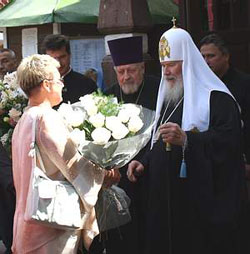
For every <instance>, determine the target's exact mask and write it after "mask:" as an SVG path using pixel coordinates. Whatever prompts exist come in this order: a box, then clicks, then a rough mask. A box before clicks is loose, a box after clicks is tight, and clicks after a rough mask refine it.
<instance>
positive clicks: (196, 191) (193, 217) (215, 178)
mask: <svg viewBox="0 0 250 254" xmlns="http://www.w3.org/2000/svg"><path fill="white" fill-rule="evenodd" d="M182 106H183V105H180V106H179V107H178V109H177V110H176V111H175V113H174V114H173V115H172V117H171V118H170V119H169V121H170V122H176V123H178V124H179V125H181V119H182ZM239 119H240V117H239V112H238V108H237V106H236V103H235V102H234V101H233V99H232V98H231V97H230V96H229V95H227V94H225V93H222V92H212V94H211V98H210V123H209V129H208V130H207V131H205V132H194V131H188V132H186V133H187V136H188V147H187V149H186V151H185V160H186V165H187V178H180V177H179V173H180V166H181V161H182V149H181V147H179V146H174V145H172V151H171V152H169V153H167V152H166V150H165V144H164V143H163V141H162V139H161V138H160V139H159V140H158V141H157V142H156V143H155V145H154V147H153V149H152V150H151V151H150V152H148V154H147V155H146V156H145V157H144V160H143V161H142V162H143V164H144V165H145V177H147V178H148V184H149V185H148V188H149V200H148V206H147V208H146V209H147V225H146V235H147V237H146V239H147V240H146V245H145V249H144V250H142V251H141V253H142V254H144V253H146V254H156V253H164V254H168V253H169V244H170V243H169V239H171V247H172V253H171V254H183V253H188V254H198V253H199V254H201V253H202V254H215V253H220V254H222V253H227V254H228V253H235V254H236V253H238V252H237V248H238V247H237V226H238V215H239V209H240V199H241V191H242V188H243V185H244V169H243V158H242V140H241V135H242V134H241V126H240V120H239ZM168 204H169V205H168ZM168 206H170V208H169V207H168ZM169 211H171V212H170V214H169ZM169 215H170V216H169ZM169 221H170V223H169ZM169 226H171V231H169V228H170V227H169ZM169 232H171V234H169ZM169 235H170V236H169Z"/></svg>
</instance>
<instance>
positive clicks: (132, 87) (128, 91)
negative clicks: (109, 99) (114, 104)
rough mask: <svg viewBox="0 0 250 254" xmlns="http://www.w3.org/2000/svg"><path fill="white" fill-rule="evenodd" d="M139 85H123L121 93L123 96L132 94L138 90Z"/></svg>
mask: <svg viewBox="0 0 250 254" xmlns="http://www.w3.org/2000/svg"><path fill="white" fill-rule="evenodd" d="M139 87H140V85H137V84H124V85H123V86H121V89H122V92H123V93H125V94H133V93H136V92H137V91H138V90H139Z"/></svg>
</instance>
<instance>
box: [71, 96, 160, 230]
mask: <svg viewBox="0 0 250 254" xmlns="http://www.w3.org/2000/svg"><path fill="white" fill-rule="evenodd" d="M95 96H97V97H98V98H99V99H100V98H101V100H102V97H103V98H106V97H105V96H104V95H102V94H101V93H100V92H99V93H93V98H95ZM86 97H90V98H91V100H90V102H92V101H93V100H92V99H93V98H92V95H90V96H89V95H87V96H86ZM86 97H85V98H86ZM98 98H97V101H98ZM110 101H111V102H110ZM112 101H113V99H112V98H111V100H109V103H111V104H112V103H113V102H112ZM116 101H117V100H116ZM115 103H117V102H115ZM90 104H91V103H90ZM124 105H125V104H124ZM125 106H126V105H125ZM128 106H129V105H128ZM132 106H133V107H136V108H135V109H137V110H138V109H139V110H140V111H138V112H140V113H139V118H140V119H141V121H142V123H143V125H142V127H140V129H139V131H137V132H136V133H134V134H132V135H131V133H128V134H127V135H126V137H124V138H121V139H116V140H115V139H114V138H112V136H111V137H110V141H108V142H105V144H101V145H100V144H96V143H95V142H94V141H90V140H86V139H83V140H81V142H79V151H80V153H81V154H82V155H83V156H84V157H85V158H87V159H89V160H91V161H93V162H94V163H96V164H98V165H99V166H101V167H102V168H105V169H107V170H109V169H111V168H114V167H118V168H121V167H123V166H124V165H126V164H127V163H128V162H129V161H131V160H132V159H133V158H134V157H135V156H136V155H137V154H138V153H139V151H140V150H141V149H142V148H144V147H145V146H146V144H147V143H148V141H149V140H150V137H151V130H152V126H153V122H154V117H155V111H152V110H149V109H147V108H144V107H142V106H139V105H135V104H132ZM71 107H72V109H73V110H74V111H76V112H78V113H79V112H80V115H85V117H84V119H85V120H86V119H87V121H88V123H89V120H90V117H89V116H88V114H87V111H86V107H84V106H83V105H82V103H81V102H80V101H79V102H76V103H74V104H72V105H71ZM94 107H95V105H94ZM118 107H120V105H119V106H118ZM90 110H92V109H91V108H90ZM99 111H101V110H100V108H99V110H98V112H99ZM98 112H96V114H97V113H98ZM72 113H74V112H72ZM69 115H70V114H69ZM86 115H87V118H86ZM85 120H84V121H85ZM105 127H106V126H105ZM79 129H81V128H79ZM87 131H88V130H87ZM91 131H93V129H91ZM112 131H113V132H115V130H112ZM85 133H86V129H85ZM89 136H90V135H89ZM111 139H112V140H111ZM77 140H78V141H79V138H78V136H77ZM129 205H130V198H129V197H128V196H127V194H126V193H125V191H124V190H122V189H121V188H119V187H118V186H116V185H113V186H111V187H110V188H107V189H105V188H102V189H101V191H100V192H99V195H98V200H97V203H96V205H95V210H96V217H97V222H98V227H99V231H100V232H104V231H107V230H109V229H112V228H117V227H119V226H121V225H124V224H126V223H128V222H129V221H130V220H131V216H130V212H129Z"/></svg>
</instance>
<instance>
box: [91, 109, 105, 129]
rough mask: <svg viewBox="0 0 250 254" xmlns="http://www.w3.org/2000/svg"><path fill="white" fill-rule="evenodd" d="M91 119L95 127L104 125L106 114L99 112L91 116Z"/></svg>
mask: <svg viewBox="0 0 250 254" xmlns="http://www.w3.org/2000/svg"><path fill="white" fill-rule="evenodd" d="M89 121H90V123H92V124H93V125H94V126H95V128H98V127H102V126H103V125H104V121H105V116H104V115H103V114H102V113H98V114H96V115H93V116H90V118H89Z"/></svg>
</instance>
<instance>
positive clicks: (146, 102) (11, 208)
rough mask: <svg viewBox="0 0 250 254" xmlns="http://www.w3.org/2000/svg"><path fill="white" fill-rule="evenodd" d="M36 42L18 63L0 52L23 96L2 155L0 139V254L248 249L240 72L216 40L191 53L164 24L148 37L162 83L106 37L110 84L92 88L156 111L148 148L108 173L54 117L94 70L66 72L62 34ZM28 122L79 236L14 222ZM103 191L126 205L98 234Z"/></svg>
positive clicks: (128, 49) (135, 54)
mask: <svg viewBox="0 0 250 254" xmlns="http://www.w3.org/2000/svg"><path fill="white" fill-rule="evenodd" d="M42 45H43V46H42V48H43V53H44V54H35V55H32V56H29V57H26V58H24V59H23V60H22V61H21V63H20V64H19V65H18V64H17V61H16V57H15V53H14V52H13V51H12V50H9V49H4V50H2V51H0V76H1V77H3V76H4V75H5V74H6V73H7V72H13V71H15V70H17V80H18V84H19V86H20V87H21V89H22V90H23V91H24V93H25V94H26V95H27V97H28V99H29V103H28V107H27V109H26V110H25V112H24V114H23V115H22V117H21V119H20V120H19V121H18V123H17V125H16V127H15V130H14V134H13V138H12V157H11V159H10V158H9V157H8V155H7V153H6V151H5V150H4V148H3V147H2V145H1V143H0V190H1V193H3V194H2V197H1V199H0V225H1V227H0V237H1V239H2V240H3V242H4V244H5V246H6V253H17V254H19V253H20V254H22V253H23V254H25V253H36V254H39V253H41V254H43V253H55V254H56V253H58V254H61V253H65V254H69V253H88V254H103V253H106V254H127V253H130V254H155V253H163V252H164V253H167V254H180V253H183V252H187V253H192V254H196V253H197V254H200V253H203V254H211V253H213V254H217V253H218V254H221V253H228V254H247V253H249V251H250V248H249V246H248V244H247V237H246V235H247V234H248V233H249V232H250V231H248V227H247V226H246V225H248V224H244V223H247V222H248V214H247V212H246V211H248V210H247V207H248V195H247V180H249V179H250V137H249V133H250V131H249V128H250V75H249V74H245V73H242V72H240V71H238V70H237V69H236V68H234V67H233V66H232V65H231V63H230V52H229V49H228V47H227V45H226V44H225V41H223V39H222V38H221V37H220V36H219V35H218V34H216V33H213V34H209V35H208V36H206V37H204V38H203V39H202V40H201V41H200V45H199V48H198V47H197V46H196V45H195V43H194V42H193V40H192V38H191V36H190V34H189V33H188V32H187V31H185V30H184V29H181V28H176V27H175V26H174V27H173V28H171V29H169V30H167V31H166V32H165V33H164V34H163V35H162V36H161V38H160V41H159V61H160V65H161V77H154V76H149V75H147V74H145V72H146V71H145V63H144V60H143V49H142V37H140V36H134V37H127V38H120V39H114V40H110V41H108V46H109V49H110V52H111V57H112V60H113V64H114V70H115V74H116V77H117V81H118V82H117V83H116V84H114V85H113V86H111V87H108V88H107V89H106V90H104V91H103V92H104V93H105V94H106V95H114V96H115V97H117V99H118V101H123V102H125V103H134V104H137V105H141V106H143V107H145V108H148V109H150V110H155V120H154V125H153V129H152V136H151V139H150V141H149V142H148V144H147V145H146V146H145V147H144V148H143V149H142V150H141V151H140V152H139V153H138V154H137V155H136V157H135V158H133V160H132V161H130V162H129V163H128V164H127V165H125V166H124V167H122V168H120V169H118V168H112V169H110V170H105V169H104V168H101V167H100V166H98V165H96V164H95V163H93V162H91V161H89V160H88V159H86V158H85V157H84V156H82V155H81V154H80V153H79V151H78V149H77V146H76V145H75V143H74V142H73V140H72V139H71V136H70V130H69V129H68V127H67V126H66V125H65V122H64V120H63V119H62V117H61V116H60V114H59V113H58V112H57V111H56V110H55V109H57V108H58V106H59V105H60V104H61V103H62V102H66V103H67V102H71V103H74V102H76V101H78V99H79V97H81V96H83V95H86V94H89V93H92V92H93V91H96V90H97V85H96V76H95V77H93V78H91V77H92V74H96V72H95V70H94V69H93V70H89V72H88V73H85V74H86V75H82V74H80V73H77V72H75V71H73V70H72V68H71V66H70V44H69V39H68V38H67V37H66V36H64V35H48V36H46V37H45V38H44V41H43V43H42ZM88 75H89V77H87V76H88ZM34 117H35V118H37V119H38V120H37V121H38V123H37V129H36V133H37V134H36V136H37V137H36V143H37V146H38V149H39V151H40V153H41V157H42V160H43V161H44V164H45V168H46V169H49V170H48V171H46V175H47V176H48V177H49V178H51V179H53V180H66V181H68V182H69V183H71V184H72V185H73V186H74V188H75V189H76V190H77V193H78V194H79V197H80V199H81V203H82V209H83V211H84V212H85V213H86V214H88V216H86V217H85V224H86V225H88V226H87V227H85V228H83V229H82V230H61V229H57V228H53V227H47V226H44V225H36V224H31V223H28V222H27V221H25V219H24V213H25V209H26V201H27V196H28V184H29V179H30V175H31V168H32V160H31V158H30V157H29V150H30V143H31V141H32V135H31V134H32V133H31V129H32V122H33V121H34ZM131 145H133V144H131ZM113 184H115V185H118V186H119V187H121V188H122V189H123V190H125V192H126V193H127V195H128V196H129V198H130V199H131V204H130V207H129V210H130V213H131V218H132V219H131V221H130V222H129V223H127V224H125V225H122V226H120V227H119V228H115V229H110V230H107V231H106V232H102V233H101V234H99V231H98V227H96V225H97V224H96V215H95V209H94V208H95V203H96V201H97V199H98V193H99V191H100V189H101V188H109V187H110V186H111V185H113ZM2 225H3V226H2ZM249 227H250V224H249Z"/></svg>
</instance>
